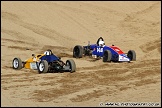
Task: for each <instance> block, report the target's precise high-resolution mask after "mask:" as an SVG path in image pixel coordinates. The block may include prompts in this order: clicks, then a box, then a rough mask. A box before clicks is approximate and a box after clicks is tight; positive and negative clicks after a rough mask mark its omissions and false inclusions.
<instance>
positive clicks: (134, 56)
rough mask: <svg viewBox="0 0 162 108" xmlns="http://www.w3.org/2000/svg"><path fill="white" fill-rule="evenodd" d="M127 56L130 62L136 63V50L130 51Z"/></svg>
mask: <svg viewBox="0 0 162 108" xmlns="http://www.w3.org/2000/svg"><path fill="white" fill-rule="evenodd" d="M127 56H128V58H129V59H130V61H136V52H135V51H134V50H129V51H128V54H127Z"/></svg>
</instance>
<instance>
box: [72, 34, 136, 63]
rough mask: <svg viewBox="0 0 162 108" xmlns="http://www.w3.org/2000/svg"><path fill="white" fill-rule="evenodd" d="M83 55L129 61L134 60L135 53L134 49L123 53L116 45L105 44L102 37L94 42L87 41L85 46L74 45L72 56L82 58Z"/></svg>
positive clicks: (108, 59) (107, 59) (108, 60)
mask: <svg viewBox="0 0 162 108" xmlns="http://www.w3.org/2000/svg"><path fill="white" fill-rule="evenodd" d="M83 55H84V56H92V57H94V58H102V59H103V62H110V61H113V62H117V61H122V62H124V61H126V62H130V61H135V60H136V53H135V51H134V50H129V51H128V53H124V52H123V51H122V50H121V49H120V48H118V47H117V46H114V45H112V46H106V45H105V44H104V40H103V38H102V37H100V38H99V39H98V40H97V43H96V44H90V43H88V45H87V46H80V45H76V46H75V47H74V48H73V57H74V58H82V57H83Z"/></svg>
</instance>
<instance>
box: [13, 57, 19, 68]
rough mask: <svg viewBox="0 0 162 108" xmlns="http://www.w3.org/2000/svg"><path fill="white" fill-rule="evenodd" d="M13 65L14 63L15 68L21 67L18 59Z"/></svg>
mask: <svg viewBox="0 0 162 108" xmlns="http://www.w3.org/2000/svg"><path fill="white" fill-rule="evenodd" d="M13 65H14V68H18V67H19V62H18V60H17V59H15V60H14V63H13Z"/></svg>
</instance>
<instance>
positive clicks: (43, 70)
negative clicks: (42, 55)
mask: <svg viewBox="0 0 162 108" xmlns="http://www.w3.org/2000/svg"><path fill="white" fill-rule="evenodd" d="M38 71H39V73H47V71H48V62H47V61H46V60H42V61H41V62H40V63H39V66H38Z"/></svg>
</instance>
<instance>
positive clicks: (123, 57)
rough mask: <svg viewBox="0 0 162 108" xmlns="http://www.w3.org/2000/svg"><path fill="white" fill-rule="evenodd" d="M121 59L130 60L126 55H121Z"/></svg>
mask: <svg viewBox="0 0 162 108" xmlns="http://www.w3.org/2000/svg"><path fill="white" fill-rule="evenodd" d="M119 61H130V59H129V58H128V57H127V56H126V55H119Z"/></svg>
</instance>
